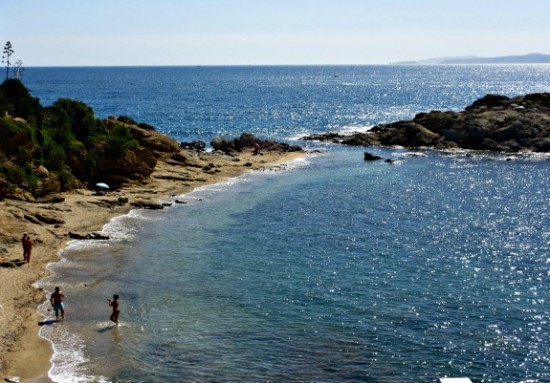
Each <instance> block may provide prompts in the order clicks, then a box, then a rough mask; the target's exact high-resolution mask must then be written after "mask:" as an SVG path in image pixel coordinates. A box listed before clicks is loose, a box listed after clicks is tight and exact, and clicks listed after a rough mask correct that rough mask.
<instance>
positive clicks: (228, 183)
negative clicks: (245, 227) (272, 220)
mask: <svg viewBox="0 0 550 383" xmlns="http://www.w3.org/2000/svg"><path fill="white" fill-rule="evenodd" d="M311 156H314V154H308V155H306V156H303V157H299V158H296V159H293V160H291V161H288V162H284V163H281V164H278V165H272V166H267V167H265V168H263V169H260V170H254V171H252V172H249V173H245V174H242V175H240V176H237V177H233V178H229V179H227V180H225V181H221V182H218V183H214V184H209V185H204V186H199V187H197V188H195V189H193V190H192V191H191V192H188V193H185V194H180V195H177V196H175V197H172V198H171V199H170V201H174V200H176V199H177V200H178V201H183V202H186V203H188V204H197V203H201V202H202V201H203V198H204V197H206V196H208V195H209V194H212V193H219V192H223V191H225V190H228V189H230V188H232V187H235V186H236V185H238V184H240V183H243V182H248V180H249V179H250V178H251V177H256V176H260V175H262V174H266V173H268V174H273V173H281V172H285V171H290V170H294V169H297V168H300V167H303V166H306V165H308V164H309V163H310V158H311Z"/></svg>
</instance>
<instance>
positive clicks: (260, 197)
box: [29, 66, 550, 382]
mask: <svg viewBox="0 0 550 383" xmlns="http://www.w3.org/2000/svg"><path fill="white" fill-rule="evenodd" d="M206 69H207V71H210V72H208V73H207V75H205V74H204V73H203V72H201V71H203V69H199V68H197V69H196V71H193V70H192V68H187V69H185V70H184V69H177V70H173V71H172V72H170V73H171V76H172V78H175V79H176V80H174V81H175V82H173V83H172V84H179V81H183V84H187V85H186V86H188V84H190V83H193V81H194V84H196V86H195V87H190V88H185V89H188V91H187V96H186V97H187V98H185V100H187V101H185V100H184V101H182V99H181V98H180V97H179V96H181V94H180V93H178V92H179V91H178V89H184V88H180V87H179V86H175V87H172V91H169V90H168V89H167V88H166V87H161V86H160V85H159V84H163V83H162V82H161V81H160V79H163V81H168V79H169V78H170V76H168V74H167V73H168V72H169V71H168V69H163V70H161V71H156V72H155V71H154V72H155V73H154V76H153V77H151V78H149V79H148V78H147V77H144V78H142V79H141V80H139V81H141V84H146V86H144V87H142V88H143V89H148V90H149V92H154V90H155V89H162V90H163V91H162V92H159V93H158V94H159V95H160V96H159V97H158V100H154V101H152V100H151V99H150V97H149V99H148V101H149V102H150V103H151V105H149V104H147V103H146V100H145V99H144V98H140V97H139V96H138V95H139V94H140V92H134V91H135V89H136V87H135V82H136V81H137V82H138V83H139V81H138V80H136V79H137V78H139V76H138V75H137V74H139V75H140V76H141V75H143V73H144V71H146V69H139V70H138V69H135V71H136V72H133V71H132V70H130V71H127V72H124V70H123V69H120V68H119V69H114V71H115V73H114V74H113V73H111V74H109V72H105V70H107V69H104V70H103V71H102V70H99V71H96V70H95V69H91V70H89V71H88V72H86V69H85V68H80V69H78V70H77V69H73V70H74V71H75V72H71V71H70V70H65V71H63V70H61V69H56V70H54V69H48V70H50V71H54V72H55V71H57V70H58V71H61V72H60V73H62V74H63V75H64V76H65V77H63V76H61V75H60V77H55V76H52V79H53V80H55V79H56V78H59V81H60V83H61V84H66V86H65V87H64V88H62V89H63V92H67V94H69V93H70V94H71V97H75V94H76V95H78V94H80V95H82V97H75V98H82V99H85V100H86V101H87V102H91V103H92V104H93V105H94V109H96V110H99V111H100V112H99V113H100V114H104V113H105V114H124V112H119V113H117V112H115V110H116V108H117V106H120V107H121V108H122V109H124V108H127V110H128V111H131V110H132V109H131V108H132V106H135V107H136V108H137V110H139V111H140V112H139V113H141V114H140V115H139V117H138V116H135V115H133V116H134V117H136V118H138V119H139V120H143V121H147V122H150V123H152V124H155V125H158V126H160V127H161V128H162V129H163V130H165V131H167V132H174V133H173V135H174V136H175V137H179V138H181V139H187V138H201V139H206V138H207V137H208V136H209V135H210V134H214V133H215V132H222V133H224V134H231V133H235V132H239V133H240V131H242V130H241V128H243V127H245V128H247V129H248V128H250V130H251V131H252V132H254V133H256V134H259V135H262V133H266V132H267V133H268V134H269V135H271V136H273V137H275V138H277V137H278V138H286V139H288V138H290V137H295V136H297V135H299V133H300V132H314V131H324V130H328V129H330V128H335V129H339V130H345V129H347V128H349V127H365V126H368V125H372V124H373V123H377V122H382V121H384V120H386V119H387V120H393V119H397V118H400V117H401V116H410V115H414V113H416V112H419V111H425V110H429V109H431V108H432V107H433V106H437V105H439V106H440V107H441V108H442V109H460V108H463V107H464V106H465V105H467V104H468V103H470V102H471V101H473V98H474V97H477V96H478V94H479V93H483V92H485V91H487V92H488V91H502V92H503V93H506V94H509V95H513V94H517V93H522V92H527V91H533V90H538V89H541V88H544V87H546V89H547V88H548V86H550V84H549V83H548V81H549V80H548V79H549V78H550V76H547V75H548V71H549V70H550V67H548V66H542V67H538V66H528V67H523V69H521V68H519V67H511V68H510V67H507V66H497V67H478V68H462V67H458V68H439V67H438V68H432V69H429V68H428V69H426V68H416V67H408V68H391V67H381V68H380V67H374V68H368V67H358V68H355V69H354V68H347V69H344V68H338V69H335V68H332V67H322V68H309V69H308V68H294V69H293V68H252V69H251V70H250V72H247V70H248V69H247V68H206ZM43 70H46V69H43ZM336 70H337V71H338V72H339V77H338V78H335V77H334V76H333V75H332V73H333V72H334V71H336ZM37 71H38V69H37ZM166 71H168V72H166ZM182 71H183V72H185V71H188V72H189V73H187V74H185V73H184V74H182ZM347 71H349V72H347ZM54 72H50V73H54ZM36 73H39V72H36ZM55 73H57V72H55ZM98 73H99V74H98ZM228 73H229V74H230V75H228ZM346 73H348V75H349V77H352V75H353V76H355V77H354V81H355V82H354V81H350V80H349V79H346V78H345V76H346ZM29 75H30V73H29ZM77 75H78V76H77ZM86 76H89V77H90V78H91V79H93V80H94V81H91V80H86V79H85V78H86ZM159 76H160V77H159ZM75 78H76V79H79V81H88V82H87V83H86V84H88V86H89V88H86V87H85V86H84V85H83V83H82V82H73V80H74V79H75ZM122 78H125V79H126V80H125V81H127V82H128V88H127V89H126V88H123V89H121V92H122V93H124V94H130V93H131V94H132V97H126V96H117V95H111V96H110V97H112V100H111V101H108V100H109V99H108V97H107V96H106V95H105V93H103V90H102V89H103V88H102V87H101V86H100V85H101V84H104V85H105V84H108V83H109V82H113V81H114V82H115V83H117V81H122V80H121V79H122ZM152 78H154V79H155V81H152V80H151V79H152ZM543 79H546V80H545V81H546V83H545V82H544V80H543ZM53 80H51V82H50V85H48V86H50V87H51V89H52V91H51V92H52V94H53V93H56V92H58V93H62V94H63V95H65V93H63V92H61V91H57V90H55V89H58V88H56V87H57V86H59V84H57V85H55V81H53ZM130 80H131V81H130ZM482 80H483V81H482ZM52 81H53V82H52ZM63 81H65V82H63ZM335 81H338V84H334V82H335ZM348 81H349V82H348ZM124 83H125V82H124V81H122V82H120V83H117V84H124ZM344 83H346V84H351V85H345V84H344ZM52 84H53V85H52ZM304 84H305V85H304ZM353 84H355V85H353ZM48 86H45V85H44V84H41V83H39V82H35V83H34V85H33V87H34V88H35V89H37V90H40V89H42V90H41V91H39V96H40V97H41V98H42V99H47V98H48V97H50V96H51V95H50V94H49V93H48V91H46V90H45V89H46V88H47V87H48ZM117 86H121V85H117ZM33 87H31V89H32V88H33ZM182 87H183V85H182ZM304 87H305V89H303V88H304ZM138 88H139V89H142V88H140V87H138ZM105 89H107V88H105ZM189 89H191V90H189ZM219 89H223V90H224V92H220V91H219ZM231 89H233V90H232V91H231ZM243 89H245V91H243ZM40 92H41V93H40ZM132 92H134V93H132ZM243 92H244V93H243ZM243 94H244V95H247V96H249V97H243ZM216 95H217V96H216ZM474 95H475V96H474ZM481 95H482V94H481ZM201 97H202V98H201ZM216 97H217V98H216ZM198 100H205V101H204V102H202V101H200V102H199V101H198ZM466 100H467V101H466ZM144 105H148V106H147V108H145V106H144ZM144 108H145V109H144ZM157 111H160V112H159V113H164V116H167V115H170V116H171V117H170V118H168V119H165V118H164V117H161V116H160V115H159V114H157ZM171 111H173V113H172V114H170V113H169V112H171ZM216 111H217V112H216ZM126 114H130V115H132V114H131V113H129V112H128V113H126ZM172 118H173V120H172ZM230 121H232V122H230ZM270 124H271V125H270ZM198 126H200V127H201V128H200V129H195V128H194V127H198ZM322 149H323V151H324V152H323V153H322V154H320V155H317V156H312V157H309V158H308V159H307V161H306V162H305V163H301V164H297V165H296V166H295V167H293V168H292V169H291V170H289V171H285V172H281V171H277V172H260V173H256V174H252V175H248V176H246V177H242V178H239V179H237V180H232V181H231V182H229V183H225V184H221V185H214V186H212V187H209V188H205V189H201V190H198V191H196V192H195V193H192V194H191V195H188V196H186V197H185V198H186V199H187V200H188V202H189V203H188V204H186V205H175V206H173V207H172V208H170V209H167V210H165V211H161V212H141V211H136V212H133V213H132V214H131V215H130V216H128V217H122V218H120V219H117V220H116V221H114V222H113V223H112V224H111V225H108V227H106V228H105V230H106V231H107V232H109V233H110V234H112V235H113V236H114V237H115V239H114V240H113V241H109V242H104V243H101V242H94V243H93V244H92V245H87V244H85V243H83V242H74V243H72V244H71V247H70V248H69V249H68V251H66V252H65V253H64V254H63V261H62V262H60V263H58V264H56V265H53V266H52V270H53V272H54V275H53V277H52V278H49V279H47V280H45V281H43V282H42V284H43V286H44V288H45V289H46V290H52V289H53V286H55V285H60V286H61V287H62V289H63V290H64V291H65V293H66V295H67V316H68V318H69V319H68V320H67V321H65V323H63V324H60V325H52V326H46V327H45V328H44V329H43V332H42V334H43V335H44V336H46V337H48V338H49V339H52V340H53V342H54V345H55V348H56V354H55V358H54V368H53V369H52V370H51V371H50V376H51V377H52V378H53V379H54V380H55V381H60V382H69V381H71V382H74V381H90V382H95V381H112V382H159V381H166V382H181V381H184V382H188V381H200V382H235V381H242V382H264V381H265V382H267V381H296V382H298V381H315V382H435V381H436V380H437V377H440V376H468V377H470V378H471V379H472V381H474V382H526V381H533V382H545V381H548V380H550V370H549V367H548V366H550V363H549V362H550V360H549V359H548V356H549V355H550V342H549V339H550V338H549V336H548V335H549V328H548V321H549V317H550V312H549V310H548V299H549V296H550V291H549V290H550V285H549V283H548V277H549V273H550V272H549V265H550V258H549V255H548V254H550V249H549V247H550V246H549V239H550V219H549V214H550V213H549V204H550V191H549V189H548V185H549V184H550V182H549V181H550V179H549V178H550V168H549V166H548V164H549V163H548V159H547V158H545V157H528V158H522V157H519V156H518V157H516V158H515V159H514V160H512V161H506V159H507V158H508V157H509V156H508V157H507V156H498V155H487V154H483V153H473V154H465V153H458V154H453V155H450V154H444V153H436V152H426V155H427V157H410V156H407V155H406V152H405V151H404V150H393V151H391V150H382V149H370V150H371V151H374V152H377V153H379V154H381V155H382V156H383V157H385V158H393V159H394V160H396V161H397V163H396V164H395V165H388V164H386V163H382V162H380V163H378V162H376V163H367V162H364V161H363V159H362V158H363V149H358V148H357V149H354V148H339V147H335V146H331V145H328V146H323V147H322ZM114 293H118V294H120V295H121V301H122V315H121V319H122V325H121V326H119V327H118V328H114V327H113V326H111V325H110V324H109V323H108V316H109V307H108V306H107V301H106V299H107V298H108V297H110V296H111V295H112V294H114ZM46 306H47V305H46ZM46 306H45V307H43V308H42V310H46V309H47V307H46ZM45 314H46V315H52V314H51V312H45Z"/></svg>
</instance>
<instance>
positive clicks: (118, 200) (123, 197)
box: [117, 195, 128, 205]
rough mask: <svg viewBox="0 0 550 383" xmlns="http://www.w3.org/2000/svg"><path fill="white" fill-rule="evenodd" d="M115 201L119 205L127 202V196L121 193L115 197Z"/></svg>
mask: <svg viewBox="0 0 550 383" xmlns="http://www.w3.org/2000/svg"><path fill="white" fill-rule="evenodd" d="M117 202H118V203H119V204H121V205H123V204H126V203H128V197H126V196H125V195H121V196H119V197H118V198H117Z"/></svg>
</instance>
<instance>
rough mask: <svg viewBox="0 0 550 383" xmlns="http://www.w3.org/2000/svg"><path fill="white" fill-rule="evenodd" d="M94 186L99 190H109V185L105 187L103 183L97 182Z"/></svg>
mask: <svg viewBox="0 0 550 383" xmlns="http://www.w3.org/2000/svg"><path fill="white" fill-rule="evenodd" d="M95 186H97V187H98V188H100V189H109V185H107V184H106V183H105V182H98V183H97V184H95Z"/></svg>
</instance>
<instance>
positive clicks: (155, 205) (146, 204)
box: [131, 200, 164, 210]
mask: <svg viewBox="0 0 550 383" xmlns="http://www.w3.org/2000/svg"><path fill="white" fill-rule="evenodd" d="M131 205H132V206H135V207H139V208H142V209H150V210H160V209H163V208H164V205H163V204H161V203H160V202H153V201H145V200H137V201H134V202H132V203H131Z"/></svg>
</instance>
